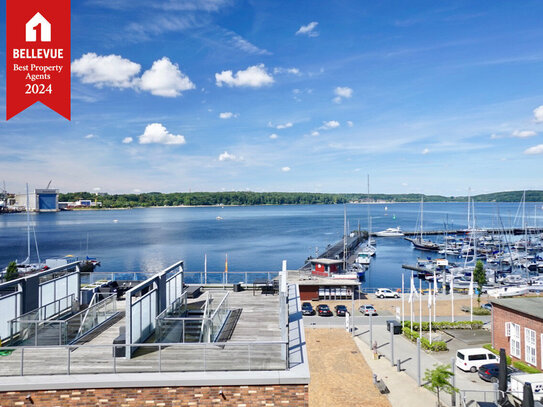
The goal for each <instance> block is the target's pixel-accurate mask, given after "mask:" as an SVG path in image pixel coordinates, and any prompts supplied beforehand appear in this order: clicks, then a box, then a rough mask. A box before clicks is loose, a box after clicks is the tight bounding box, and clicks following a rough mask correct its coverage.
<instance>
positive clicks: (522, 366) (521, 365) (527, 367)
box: [513, 360, 541, 373]
mask: <svg viewBox="0 0 543 407" xmlns="http://www.w3.org/2000/svg"><path fill="white" fill-rule="evenodd" d="M513 367H516V368H517V369H518V370H522V371H523V372H526V373H541V370H539V369H536V368H535V367H533V366H530V365H528V364H526V363H524V362H521V361H520V360H515V361H514V362H513Z"/></svg>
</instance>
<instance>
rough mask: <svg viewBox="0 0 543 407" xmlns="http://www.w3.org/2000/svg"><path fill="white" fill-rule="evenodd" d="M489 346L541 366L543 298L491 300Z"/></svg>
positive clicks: (542, 364) (513, 357)
mask: <svg viewBox="0 0 543 407" xmlns="http://www.w3.org/2000/svg"><path fill="white" fill-rule="evenodd" d="M491 303H492V347H493V348H494V349H500V348H504V349H505V350H506V352H507V354H508V355H509V356H511V358H512V359H513V360H520V361H523V362H525V363H527V364H529V365H532V366H534V367H536V368H538V369H541V368H543V353H542V350H543V298H539V297H523V298H504V299H499V300H492V301H491Z"/></svg>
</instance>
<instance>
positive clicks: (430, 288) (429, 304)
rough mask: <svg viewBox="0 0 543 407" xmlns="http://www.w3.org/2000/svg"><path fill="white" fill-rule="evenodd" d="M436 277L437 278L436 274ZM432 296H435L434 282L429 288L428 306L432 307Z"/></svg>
mask: <svg viewBox="0 0 543 407" xmlns="http://www.w3.org/2000/svg"><path fill="white" fill-rule="evenodd" d="M434 278H435V275H434ZM432 297H433V294H432V284H429V288H428V308H432Z"/></svg>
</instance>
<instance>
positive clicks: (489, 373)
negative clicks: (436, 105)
mask: <svg viewBox="0 0 543 407" xmlns="http://www.w3.org/2000/svg"><path fill="white" fill-rule="evenodd" d="M499 372H500V364H499V363H488V364H486V365H482V366H481V367H479V370H478V371H477V373H478V374H479V377H480V378H481V379H483V380H484V381H485V382H491V383H498V375H499ZM518 372H519V370H518V369H515V368H514V367H511V366H507V380H509V376H510V375H511V374H512V373H518Z"/></svg>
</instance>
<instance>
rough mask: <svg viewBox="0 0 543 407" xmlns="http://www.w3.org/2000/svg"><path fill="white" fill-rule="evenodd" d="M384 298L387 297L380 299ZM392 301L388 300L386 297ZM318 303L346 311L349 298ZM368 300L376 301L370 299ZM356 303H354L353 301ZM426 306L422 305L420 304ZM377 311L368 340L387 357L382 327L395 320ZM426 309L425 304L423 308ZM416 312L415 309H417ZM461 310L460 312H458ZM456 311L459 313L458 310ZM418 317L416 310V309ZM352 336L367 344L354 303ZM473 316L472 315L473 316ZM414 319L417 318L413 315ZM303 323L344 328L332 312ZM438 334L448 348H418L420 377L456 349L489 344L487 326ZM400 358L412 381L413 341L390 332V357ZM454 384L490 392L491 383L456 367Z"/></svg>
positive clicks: (363, 319) (364, 320)
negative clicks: (342, 308)
mask: <svg viewBox="0 0 543 407" xmlns="http://www.w3.org/2000/svg"><path fill="white" fill-rule="evenodd" d="M384 301H387V300H384ZM390 301H392V300H390ZM319 303H326V304H328V305H329V306H330V308H331V309H332V310H333V309H334V305H335V304H337V303H342V304H345V305H346V306H347V307H348V308H349V310H350V309H351V303H350V301H335V302H334V301H326V302H325V301H321V302H319ZM372 303H374V304H375V303H376V301H373V302H372ZM355 304H356V302H355ZM423 305H426V304H423ZM376 308H377V311H378V316H373V317H371V325H372V334H371V336H372V340H374V341H377V345H378V351H379V353H380V354H381V355H382V357H385V358H387V359H389V360H390V358H391V344H390V339H391V335H390V332H389V331H388V330H387V328H386V321H387V320H390V319H395V310H393V311H392V310H390V309H386V308H385V310H380V309H379V308H378V306H376ZM424 308H426V307H424ZM417 311H418V309H417ZM460 312H461V311H460ZM459 314H460V313H459ZM417 316H418V312H417ZM354 319H355V327H356V330H355V337H356V338H358V339H360V340H361V341H362V342H363V343H365V345H366V346H368V347H370V317H368V316H362V315H361V314H360V313H359V312H358V304H356V311H355V318H354ZM469 319H470V318H469V315H466V314H465V313H461V314H460V315H457V316H455V320H456V321H461V320H469ZM474 319H475V318H474ZM476 319H478V320H482V321H483V322H485V323H489V321H490V317H489V316H479V317H476ZM415 320H418V318H415ZM427 320H428V317H427V316H426V318H424V317H423V321H427ZM436 320H438V321H450V320H451V317H450V316H438V317H437V318H436ZM304 322H305V326H306V328H325V327H329V328H337V327H345V318H344V317H338V316H336V315H334V316H331V317H319V316H316V315H314V316H304ZM439 335H441V337H440V338H435V339H436V340H437V339H441V340H444V341H445V342H447V347H448V348H449V350H448V351H446V352H426V351H424V350H422V351H421V376H422V377H423V376H424V372H425V370H426V369H431V368H433V367H434V365H435V364H438V363H443V364H451V362H452V359H453V358H454V357H455V356H456V352H457V350H458V349H463V348H476V347H481V346H482V345H483V344H486V343H490V341H491V339H490V331H489V330H488V329H483V330H473V331H472V330H450V331H445V332H439ZM398 359H399V360H400V367H401V369H402V371H403V372H405V373H406V374H408V375H409V376H410V377H412V378H413V379H414V380H417V376H418V372H417V347H416V345H415V344H414V343H412V342H411V341H409V340H407V339H406V338H405V337H403V335H394V360H395V363H396V362H397V360H398ZM455 373H456V375H455V386H456V387H457V388H459V389H461V390H475V391H488V392H490V391H492V390H493V384H491V383H488V382H484V381H483V380H481V379H480V378H479V376H478V375H477V373H470V372H463V371H461V370H459V369H455ZM485 397H486V400H488V398H489V397H490V393H487V394H486V395H483V393H481V394H480V395H478V396H477V397H475V398H478V399H479V400H483V399H484V398H485ZM445 399H446V400H445V402H446V403H448V404H449V405H450V402H451V400H450V396H448V395H447V396H445Z"/></svg>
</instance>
